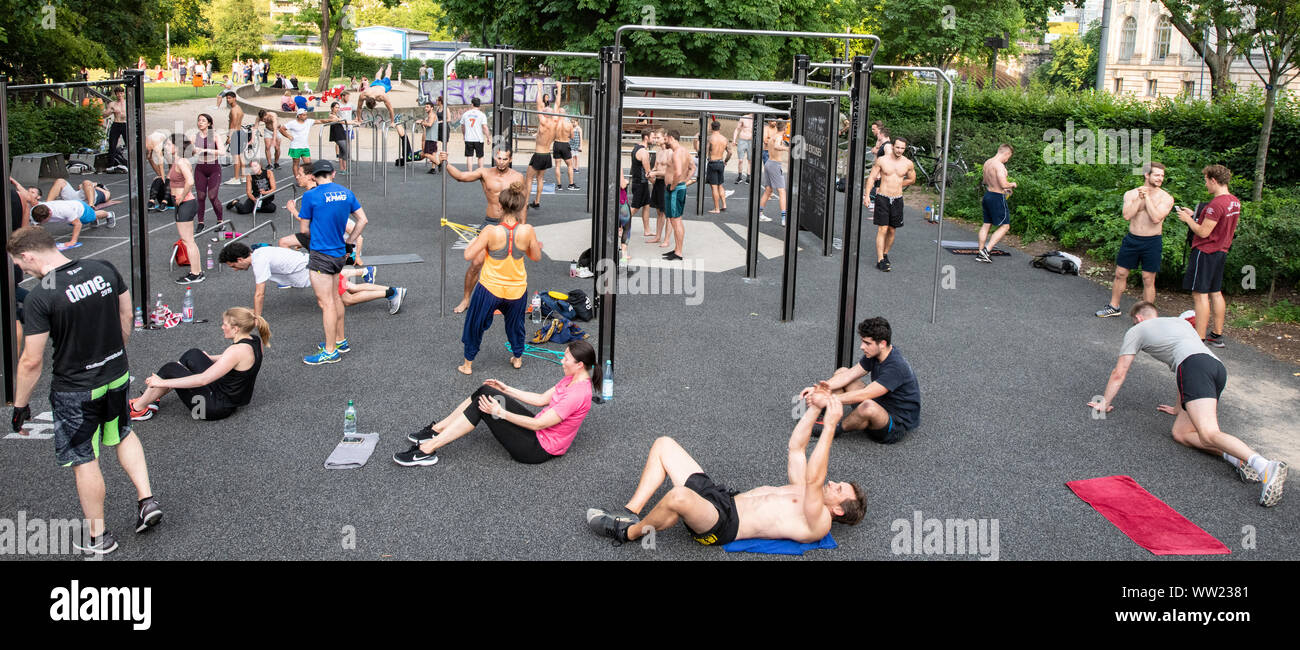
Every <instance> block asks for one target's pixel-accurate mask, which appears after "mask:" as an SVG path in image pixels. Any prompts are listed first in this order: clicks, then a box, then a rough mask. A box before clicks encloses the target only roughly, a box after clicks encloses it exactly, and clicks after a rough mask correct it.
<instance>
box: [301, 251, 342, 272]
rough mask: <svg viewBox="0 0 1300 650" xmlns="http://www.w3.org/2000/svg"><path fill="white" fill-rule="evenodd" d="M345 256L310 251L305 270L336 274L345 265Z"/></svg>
mask: <svg viewBox="0 0 1300 650" xmlns="http://www.w3.org/2000/svg"><path fill="white" fill-rule="evenodd" d="M347 259H348V258H347V256H342V257H331V256H329V255H326V254H324V253H322V252H320V251H311V252H310V254H309V255H308V257H307V270H308V271H315V272H317V273H324V274H326V275H338V274H339V271H342V270H343V267H344V266H346V265H347Z"/></svg>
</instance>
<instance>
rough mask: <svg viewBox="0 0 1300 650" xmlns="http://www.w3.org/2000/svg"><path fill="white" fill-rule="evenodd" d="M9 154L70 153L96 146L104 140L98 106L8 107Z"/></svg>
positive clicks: (12, 104)
mask: <svg viewBox="0 0 1300 650" xmlns="http://www.w3.org/2000/svg"><path fill="white" fill-rule="evenodd" d="M8 110H9V153H10V155H13V156H21V155H23V154H28V153H61V154H70V153H73V152H75V151H76V150H78V149H80V148H82V147H91V148H97V147H99V144H100V142H101V141H102V140H103V139H104V127H103V125H101V124H100V110H99V108H98V107H97V106H84V107H83V106H37V105H35V104H30V103H26V102H10V104H9V109H8Z"/></svg>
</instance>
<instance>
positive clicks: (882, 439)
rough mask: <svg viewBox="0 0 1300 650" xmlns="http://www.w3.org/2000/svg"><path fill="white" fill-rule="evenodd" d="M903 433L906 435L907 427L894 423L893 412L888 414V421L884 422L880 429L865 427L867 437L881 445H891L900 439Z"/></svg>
mask: <svg viewBox="0 0 1300 650" xmlns="http://www.w3.org/2000/svg"><path fill="white" fill-rule="evenodd" d="M904 435H907V428H905V427H903V426H902V425H899V424H895V423H894V416H893V414H890V416H889V422H888V423H887V424H885V426H884V427H882V428H880V429H867V437H868V438H871V439H872V440H874V441H876V442H878V443H880V444H882V445H892V444H894V443H896V442H898V441H899V440H902V439H903V436H904Z"/></svg>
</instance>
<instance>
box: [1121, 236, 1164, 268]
mask: <svg viewBox="0 0 1300 650" xmlns="http://www.w3.org/2000/svg"><path fill="white" fill-rule="evenodd" d="M1163 250H1164V249H1163V248H1162V246H1161V242H1160V235H1149V236H1145V237H1143V236H1139V235H1134V234H1133V233H1128V234H1127V235H1124V241H1121V242H1120V244H1119V255H1116V256H1115V266H1119V267H1122V268H1126V269H1136V268H1138V266H1141V267H1142V270H1143V271H1146V272H1147V273H1159V272H1160V253H1161V252H1162V251H1163Z"/></svg>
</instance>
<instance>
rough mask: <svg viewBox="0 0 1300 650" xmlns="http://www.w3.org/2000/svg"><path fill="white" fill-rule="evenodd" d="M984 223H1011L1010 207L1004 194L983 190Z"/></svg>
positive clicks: (1001, 224)
mask: <svg viewBox="0 0 1300 650" xmlns="http://www.w3.org/2000/svg"><path fill="white" fill-rule="evenodd" d="M984 223H989V224H993V225H995V226H1005V225H1008V224H1010V223H1011V208H1010V207H1008V206H1007V197H1006V195H1004V194H998V193H997V192H990V191H988V190H985V191H984Z"/></svg>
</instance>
